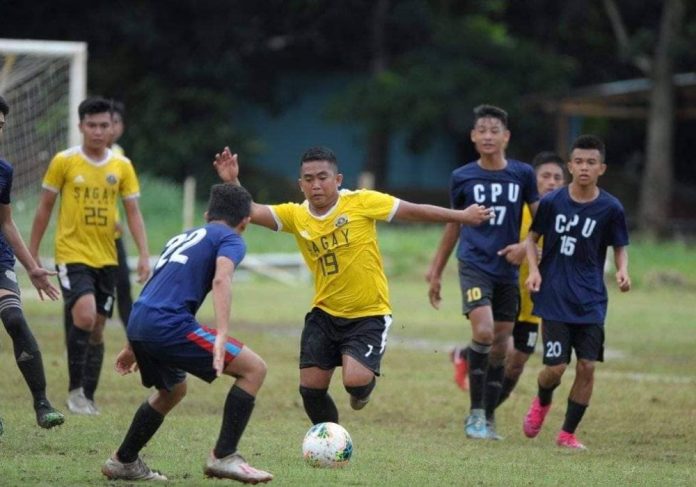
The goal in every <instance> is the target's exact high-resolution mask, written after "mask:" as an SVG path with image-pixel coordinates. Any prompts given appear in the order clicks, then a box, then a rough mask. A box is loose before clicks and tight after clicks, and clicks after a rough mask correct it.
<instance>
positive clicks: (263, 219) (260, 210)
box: [213, 147, 278, 230]
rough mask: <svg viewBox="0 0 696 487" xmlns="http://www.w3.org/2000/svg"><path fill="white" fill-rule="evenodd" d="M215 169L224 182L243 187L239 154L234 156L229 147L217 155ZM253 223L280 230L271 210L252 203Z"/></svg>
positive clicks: (214, 162) (214, 163)
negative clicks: (240, 177) (240, 176)
mask: <svg viewBox="0 0 696 487" xmlns="http://www.w3.org/2000/svg"><path fill="white" fill-rule="evenodd" d="M213 167H215V170H216V171H217V173H218V176H219V177H220V179H221V180H222V181H223V182H225V183H228V184H234V185H235V186H241V185H242V183H241V182H240V181H239V158H238V156H237V154H232V151H230V148H229V147H225V148H224V149H223V150H222V152H219V153H217V154H215V160H214V161H213ZM251 223H254V224H256V225H260V226H262V227H266V228H270V229H271V230H277V229H278V225H277V224H276V221H275V218H273V213H272V212H271V210H270V208H268V207H267V206H266V205H262V204H259V203H256V202H252V203H251Z"/></svg>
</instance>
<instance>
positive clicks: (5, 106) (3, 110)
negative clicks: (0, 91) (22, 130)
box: [0, 96, 10, 116]
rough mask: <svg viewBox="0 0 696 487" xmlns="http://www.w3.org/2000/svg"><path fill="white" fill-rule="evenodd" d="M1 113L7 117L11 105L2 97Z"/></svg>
mask: <svg viewBox="0 0 696 487" xmlns="http://www.w3.org/2000/svg"><path fill="white" fill-rule="evenodd" d="M0 113H2V114H3V115H5V116H7V114H8V113H10V105H8V104H7V102H6V101H5V99H4V98H3V97H2V96H0Z"/></svg>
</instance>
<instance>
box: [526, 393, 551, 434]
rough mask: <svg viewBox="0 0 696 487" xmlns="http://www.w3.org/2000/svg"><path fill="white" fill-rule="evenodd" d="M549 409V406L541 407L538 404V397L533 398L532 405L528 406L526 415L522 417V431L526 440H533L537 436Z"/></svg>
mask: <svg viewBox="0 0 696 487" xmlns="http://www.w3.org/2000/svg"><path fill="white" fill-rule="evenodd" d="M549 409H551V404H549V405H547V406H542V405H541V404H540V403H539V397H538V396H537V397H535V398H534V400H533V401H532V405H531V406H529V410H528V411H527V415H526V416H525V417H524V423H522V429H523V430H524V434H525V436H527V438H534V437H536V435H538V434H539V431H541V426H542V425H543V424H544V419H545V418H546V415H547V414H548V412H549Z"/></svg>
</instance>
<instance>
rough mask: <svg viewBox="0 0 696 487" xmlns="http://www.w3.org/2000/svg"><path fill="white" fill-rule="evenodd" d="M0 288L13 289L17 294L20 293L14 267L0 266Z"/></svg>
mask: <svg viewBox="0 0 696 487" xmlns="http://www.w3.org/2000/svg"><path fill="white" fill-rule="evenodd" d="M0 289H6V290H8V291H12V292H13V293H15V294H16V295H17V296H19V295H20V293H19V283H18V282H17V274H15V271H14V269H13V268H12V267H5V266H0Z"/></svg>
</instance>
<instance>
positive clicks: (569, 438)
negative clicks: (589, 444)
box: [556, 430, 587, 450]
mask: <svg viewBox="0 0 696 487" xmlns="http://www.w3.org/2000/svg"><path fill="white" fill-rule="evenodd" d="M556 444H557V445H558V446H561V447H563V448H570V449H571V450H587V448H586V447H585V445H583V444H582V443H580V442H579V441H578V439H577V438H576V437H575V435H574V434H573V433H568V432H566V431H563V430H561V432H560V433H558V436H557V437H556Z"/></svg>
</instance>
